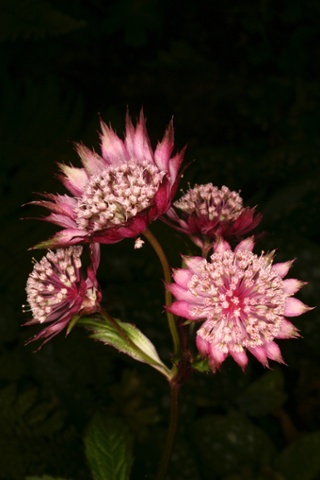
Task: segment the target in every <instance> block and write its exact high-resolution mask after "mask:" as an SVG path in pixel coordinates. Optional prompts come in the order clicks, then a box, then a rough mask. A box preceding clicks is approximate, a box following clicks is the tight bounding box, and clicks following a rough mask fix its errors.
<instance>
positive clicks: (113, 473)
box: [84, 414, 133, 480]
mask: <svg viewBox="0 0 320 480" xmlns="http://www.w3.org/2000/svg"><path fill="white" fill-rule="evenodd" d="M84 444H85V452H86V456H87V459H88V462H89V466H90V469H91V472H92V476H93V478H94V480H128V479H129V475H130V470H131V465H132V462H133V456H132V437H131V435H130V433H129V431H128V429H127V427H126V425H125V424H124V423H123V422H122V421H121V420H120V419H118V418H108V417H106V416H103V415H101V414H96V415H95V416H94V417H93V419H92V421H91V423H90V425H89V427H88V429H87V432H86V434H85V436H84Z"/></svg>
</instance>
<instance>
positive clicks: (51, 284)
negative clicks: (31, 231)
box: [26, 247, 82, 323]
mask: <svg viewBox="0 0 320 480" xmlns="http://www.w3.org/2000/svg"><path fill="white" fill-rule="evenodd" d="M81 253H82V247H70V248H68V249H62V248H60V249H58V250H57V251H56V253H54V252H51V251H50V252H48V253H47V255H46V256H45V257H43V258H42V259H41V260H40V262H37V263H35V266H34V268H33V271H32V273H31V274H30V276H29V278H28V281H27V286H26V291H27V300H28V303H29V305H30V308H31V310H32V313H33V318H34V319H35V320H37V321H38V322H39V323H43V322H45V321H46V320H48V316H49V315H50V314H51V315H52V314H54V311H55V310H56V309H57V308H59V305H61V304H62V303H63V302H64V301H65V300H66V299H67V297H68V292H69V291H70V288H71V287H72V286H73V285H74V284H75V283H76V282H77V281H79V269H80V267H81V260H80V256H81Z"/></svg>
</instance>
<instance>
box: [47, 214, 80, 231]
mask: <svg viewBox="0 0 320 480" xmlns="http://www.w3.org/2000/svg"><path fill="white" fill-rule="evenodd" d="M42 220H44V221H46V222H51V223H54V224H56V225H59V226H60V227H64V228H72V229H74V228H77V224H76V222H75V221H74V220H73V219H72V218H70V217H67V216H66V215H60V214H57V213H51V214H50V215H48V216H47V217H45V218H43V219H42Z"/></svg>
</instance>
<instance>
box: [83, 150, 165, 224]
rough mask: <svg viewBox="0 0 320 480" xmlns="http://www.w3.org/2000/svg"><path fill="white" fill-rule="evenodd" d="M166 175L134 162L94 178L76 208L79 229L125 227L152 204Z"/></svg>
mask: <svg viewBox="0 0 320 480" xmlns="http://www.w3.org/2000/svg"><path fill="white" fill-rule="evenodd" d="M164 175H165V172H161V171H159V169H158V168H157V167H156V166H155V165H154V164H152V163H150V162H148V161H144V162H143V163H141V164H137V162H135V161H134V160H132V161H130V162H127V163H122V164H120V165H116V166H114V165H111V166H109V167H107V168H106V169H105V170H103V171H102V172H100V173H98V174H96V175H94V176H93V177H92V178H91V179H90V181H89V182H88V184H87V185H86V187H85V189H84V192H83V195H82V196H81V197H80V198H79V200H78V204H77V206H76V208H75V213H76V215H77V219H76V221H77V224H78V226H79V228H81V229H84V230H90V231H99V230H102V229H104V228H109V227H113V226H115V225H123V224H124V223H126V221H127V220H128V219H129V218H131V217H134V216H135V215H136V214H137V213H139V212H141V211H142V210H144V209H145V208H147V207H149V206H150V205H151V204H152V200H153V198H154V196H155V194H156V192H157V191H158V189H159V186H160V184H161V181H162V179H163V176H164Z"/></svg>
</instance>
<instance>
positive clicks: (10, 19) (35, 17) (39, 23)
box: [0, 0, 85, 42]
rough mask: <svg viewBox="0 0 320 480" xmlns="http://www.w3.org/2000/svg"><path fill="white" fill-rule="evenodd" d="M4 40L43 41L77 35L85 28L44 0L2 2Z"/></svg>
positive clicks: (0, 4)
mask: <svg viewBox="0 0 320 480" xmlns="http://www.w3.org/2000/svg"><path fill="white" fill-rule="evenodd" d="M0 9H1V23H0V32H1V34H0V41H1V42H5V41H8V40H17V39H20V38H23V39H30V38H34V39H40V38H45V37H51V36H56V35H63V34H65V33H69V32H73V31H74V30H77V29H78V28H81V27H83V26H84V25H85V21H84V20H78V19H76V18H72V17H70V16H68V15H65V14H63V13H61V12H59V11H57V10H55V9H54V8H52V7H51V5H50V3H49V2H46V1H43V0H11V1H10V2H8V1H4V0H1V2H0Z"/></svg>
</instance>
